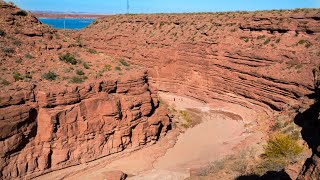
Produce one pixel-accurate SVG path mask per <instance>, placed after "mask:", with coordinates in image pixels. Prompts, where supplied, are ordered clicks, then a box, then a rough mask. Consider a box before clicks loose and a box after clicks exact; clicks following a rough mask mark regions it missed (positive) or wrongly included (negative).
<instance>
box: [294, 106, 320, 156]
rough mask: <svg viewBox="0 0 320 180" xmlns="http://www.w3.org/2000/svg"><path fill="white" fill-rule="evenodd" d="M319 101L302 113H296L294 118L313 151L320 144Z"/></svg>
mask: <svg viewBox="0 0 320 180" xmlns="http://www.w3.org/2000/svg"><path fill="white" fill-rule="evenodd" d="M319 112H320V102H319V101H317V102H316V103H314V104H313V105H311V106H310V108H309V109H307V110H306V111H304V112H303V113H298V114H297V115H296V117H295V118H294V122H295V123H296V124H297V125H298V126H300V127H302V130H301V135H302V138H303V140H305V141H306V142H307V144H308V146H309V148H311V149H312V151H313V153H315V152H316V151H317V147H318V146H319V145H320V138H319V137H320V120H319Z"/></svg>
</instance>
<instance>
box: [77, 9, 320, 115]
mask: <svg viewBox="0 0 320 180" xmlns="http://www.w3.org/2000/svg"><path fill="white" fill-rule="evenodd" d="M319 18H320V12H319V10H318V9H313V10H295V11H260V12H250V13H248V12H232V13H203V14H165V15H164V14H154V15H114V16H107V17H105V18H101V19H98V20H97V21H96V22H95V23H93V25H91V26H90V27H88V28H85V29H83V30H81V32H80V34H81V35H82V36H83V38H84V40H85V42H86V43H87V44H88V45H89V46H90V47H92V48H96V49H97V50H98V51H101V52H105V53H108V54H112V55H115V56H120V57H126V59H127V60H128V61H130V62H131V63H133V64H137V65H141V66H144V67H147V68H148V70H149V72H150V76H151V78H150V81H151V82H152V83H153V84H155V86H156V87H158V88H159V90H163V91H170V92H175V93H179V94H184V95H188V96H192V97H195V98H198V99H201V100H204V101H210V99H221V100H224V101H230V102H233V103H240V104H242V105H245V106H248V107H252V104H254V105H258V106H261V107H262V108H264V109H269V108H271V109H274V110H281V109H282V108H283V106H285V105H287V104H289V105H294V104H298V103H299V101H298V99H299V98H300V97H303V96H304V95H306V94H309V93H311V92H312V89H313V84H312V68H313V67H314V66H315V64H318V63H319V60H320V58H319V57H320V49H319V47H320V41H319V38H320V37H319V36H320V23H319ZM237 96H241V97H243V98H246V99H249V100H251V103H252V104H244V103H243V102H242V101H241V98H239V97H237Z"/></svg>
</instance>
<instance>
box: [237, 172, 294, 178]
mask: <svg viewBox="0 0 320 180" xmlns="http://www.w3.org/2000/svg"><path fill="white" fill-rule="evenodd" d="M236 180H291V178H290V176H289V175H288V174H287V173H286V172H284V171H283V170H282V171H280V172H277V171H268V172H266V174H264V175H263V176H258V175H255V174H251V175H243V176H239V177H237V178H236Z"/></svg>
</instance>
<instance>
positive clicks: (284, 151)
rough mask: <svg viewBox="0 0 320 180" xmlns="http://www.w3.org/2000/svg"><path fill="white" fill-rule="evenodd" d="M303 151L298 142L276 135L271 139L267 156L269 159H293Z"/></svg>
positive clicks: (280, 134)
mask: <svg viewBox="0 0 320 180" xmlns="http://www.w3.org/2000/svg"><path fill="white" fill-rule="evenodd" d="M302 150H303V147H302V146H300V145H299V144H298V142H297V140H295V139H293V138H292V137H290V136H288V135H285V134H282V133H276V134H274V135H272V136H271V138H270V139H269V141H268V143H267V146H266V147H265V155H266V158H267V159H272V158H277V159H281V158H285V159H292V158H294V157H295V156H297V155H299V154H300V153H301V152H302Z"/></svg>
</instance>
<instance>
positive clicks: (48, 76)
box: [42, 71, 57, 81]
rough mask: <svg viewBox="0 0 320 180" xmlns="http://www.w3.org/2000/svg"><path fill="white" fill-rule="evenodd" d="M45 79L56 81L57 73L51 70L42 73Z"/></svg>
mask: <svg viewBox="0 0 320 180" xmlns="http://www.w3.org/2000/svg"><path fill="white" fill-rule="evenodd" d="M42 78H43V79H46V80H49V81H54V80H56V78H57V74H56V73H55V72H53V71H49V72H47V73H45V74H43V75H42Z"/></svg>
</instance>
